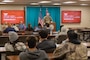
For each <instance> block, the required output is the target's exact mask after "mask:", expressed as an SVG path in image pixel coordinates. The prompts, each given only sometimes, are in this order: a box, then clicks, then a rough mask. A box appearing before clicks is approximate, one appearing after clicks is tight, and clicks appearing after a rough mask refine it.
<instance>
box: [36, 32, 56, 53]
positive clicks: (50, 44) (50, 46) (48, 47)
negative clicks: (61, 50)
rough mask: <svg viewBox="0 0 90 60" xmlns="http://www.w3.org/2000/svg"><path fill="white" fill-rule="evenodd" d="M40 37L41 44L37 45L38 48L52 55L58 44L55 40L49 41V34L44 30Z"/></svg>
mask: <svg viewBox="0 0 90 60" xmlns="http://www.w3.org/2000/svg"><path fill="white" fill-rule="evenodd" d="M39 35H40V39H41V41H40V43H38V44H37V48H38V49H41V50H45V51H46V52H47V53H51V52H53V51H54V50H55V48H56V44H55V42H54V41H53V40H48V39H47V37H48V32H47V31H45V30H42V31H40V32H39Z"/></svg>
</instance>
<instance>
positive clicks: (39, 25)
mask: <svg viewBox="0 0 90 60" xmlns="http://www.w3.org/2000/svg"><path fill="white" fill-rule="evenodd" d="M40 30H42V26H41V24H38V26H37V27H35V29H34V31H40Z"/></svg>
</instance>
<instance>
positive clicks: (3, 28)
mask: <svg viewBox="0 0 90 60" xmlns="http://www.w3.org/2000/svg"><path fill="white" fill-rule="evenodd" d="M7 27H8V23H7V22H5V23H4V24H3V25H2V31H3V30H5V29H6V28H7Z"/></svg>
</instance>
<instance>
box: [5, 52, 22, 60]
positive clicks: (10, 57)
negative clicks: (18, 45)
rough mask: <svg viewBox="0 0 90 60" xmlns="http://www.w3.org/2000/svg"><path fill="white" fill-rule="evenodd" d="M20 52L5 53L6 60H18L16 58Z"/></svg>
mask: <svg viewBox="0 0 90 60" xmlns="http://www.w3.org/2000/svg"><path fill="white" fill-rule="evenodd" d="M20 52H21V51H14V52H10V51H9V52H6V60H20V59H19V56H18V55H19V53H20Z"/></svg>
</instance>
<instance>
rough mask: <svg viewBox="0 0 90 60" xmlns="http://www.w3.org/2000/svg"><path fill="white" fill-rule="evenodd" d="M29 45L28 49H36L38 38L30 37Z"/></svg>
mask: <svg viewBox="0 0 90 60" xmlns="http://www.w3.org/2000/svg"><path fill="white" fill-rule="evenodd" d="M27 43H28V47H29V48H34V47H36V43H37V39H36V37H34V36H30V37H28V39H27Z"/></svg>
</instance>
